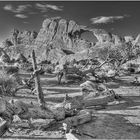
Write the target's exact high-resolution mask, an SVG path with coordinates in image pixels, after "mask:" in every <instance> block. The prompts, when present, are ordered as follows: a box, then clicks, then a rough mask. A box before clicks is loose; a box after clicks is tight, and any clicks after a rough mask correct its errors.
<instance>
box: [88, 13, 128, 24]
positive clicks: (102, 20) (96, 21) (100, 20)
mask: <svg viewBox="0 0 140 140" xmlns="http://www.w3.org/2000/svg"><path fill="white" fill-rule="evenodd" d="M125 17H128V15H124V16H108V17H105V16H100V17H96V18H91V19H90V20H91V22H92V24H107V23H113V22H114V21H116V20H122V19H124V18H125Z"/></svg>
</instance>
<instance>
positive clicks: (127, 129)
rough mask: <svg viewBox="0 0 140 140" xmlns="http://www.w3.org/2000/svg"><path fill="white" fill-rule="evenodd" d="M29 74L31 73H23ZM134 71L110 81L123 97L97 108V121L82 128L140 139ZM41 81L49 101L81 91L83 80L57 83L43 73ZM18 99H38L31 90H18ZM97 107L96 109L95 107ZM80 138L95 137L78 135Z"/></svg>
mask: <svg viewBox="0 0 140 140" xmlns="http://www.w3.org/2000/svg"><path fill="white" fill-rule="evenodd" d="M22 77H24V78H25V77H26V78H28V77H29V75H28V74H24V75H22ZM132 79H133V75H131V76H125V77H120V78H118V79H117V80H116V81H115V82H109V83H107V84H106V85H107V86H108V87H109V88H110V89H113V90H114V91H115V92H116V93H117V94H120V95H122V97H123V99H122V100H120V101H119V102H114V103H112V104H109V105H108V106H107V107H106V108H105V109H102V110H97V111H96V112H95V114H93V121H92V122H90V123H86V124H84V125H81V126H79V130H81V131H84V132H85V131H86V132H88V133H90V134H92V135H93V137H94V138H98V139H103V138H104V139H109V138H111V139H140V86H134V85H132V84H131V83H130V82H131V81H132ZM41 85H42V88H43V92H44V95H45V99H46V101H54V98H55V97H57V98H58V99H57V100H55V102H61V101H62V100H63V97H64V96H65V94H66V93H67V94H68V95H69V96H76V95H81V91H80V88H79V83H69V84H61V85H58V84H57V80H56V77H54V76H53V75H46V76H41ZM16 98H18V99H21V100H24V101H27V102H28V101H33V102H34V101H36V96H35V95H29V93H27V91H22V92H20V93H18V94H17V97H16ZM91 110H93V109H91ZM77 137H79V138H80V139H86V138H91V137H88V136H84V135H83V136H78V135H77Z"/></svg>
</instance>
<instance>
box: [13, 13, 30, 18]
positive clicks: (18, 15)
mask: <svg viewBox="0 0 140 140" xmlns="http://www.w3.org/2000/svg"><path fill="white" fill-rule="evenodd" d="M15 17H17V18H27V17H28V16H26V15H24V14H16V15H15Z"/></svg>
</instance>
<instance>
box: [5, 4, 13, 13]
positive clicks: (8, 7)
mask: <svg viewBox="0 0 140 140" xmlns="http://www.w3.org/2000/svg"><path fill="white" fill-rule="evenodd" d="M3 9H4V10H7V11H14V8H13V6H12V5H11V4H8V5H5V6H4V7H3Z"/></svg>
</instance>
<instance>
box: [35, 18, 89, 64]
mask: <svg viewBox="0 0 140 140" xmlns="http://www.w3.org/2000/svg"><path fill="white" fill-rule="evenodd" d="M85 31H86V29H85ZM83 32H84V26H80V25H78V24H76V22H75V21H72V20H70V21H66V20H65V19H60V18H59V19H58V18H57V19H55V18H54V19H48V18H47V19H46V20H44V22H43V24H42V28H41V29H40V31H39V33H38V36H37V38H36V40H35V43H34V44H35V50H36V54H37V56H39V57H38V61H43V60H46V59H47V60H50V61H52V62H54V63H55V62H56V61H58V60H60V58H62V57H63V56H64V55H66V54H65V53H64V52H63V51H62V49H68V50H71V51H73V52H77V51H81V50H83V49H87V48H89V47H90V42H88V41H86V40H84V39H81V38H80V35H81V33H83Z"/></svg>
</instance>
